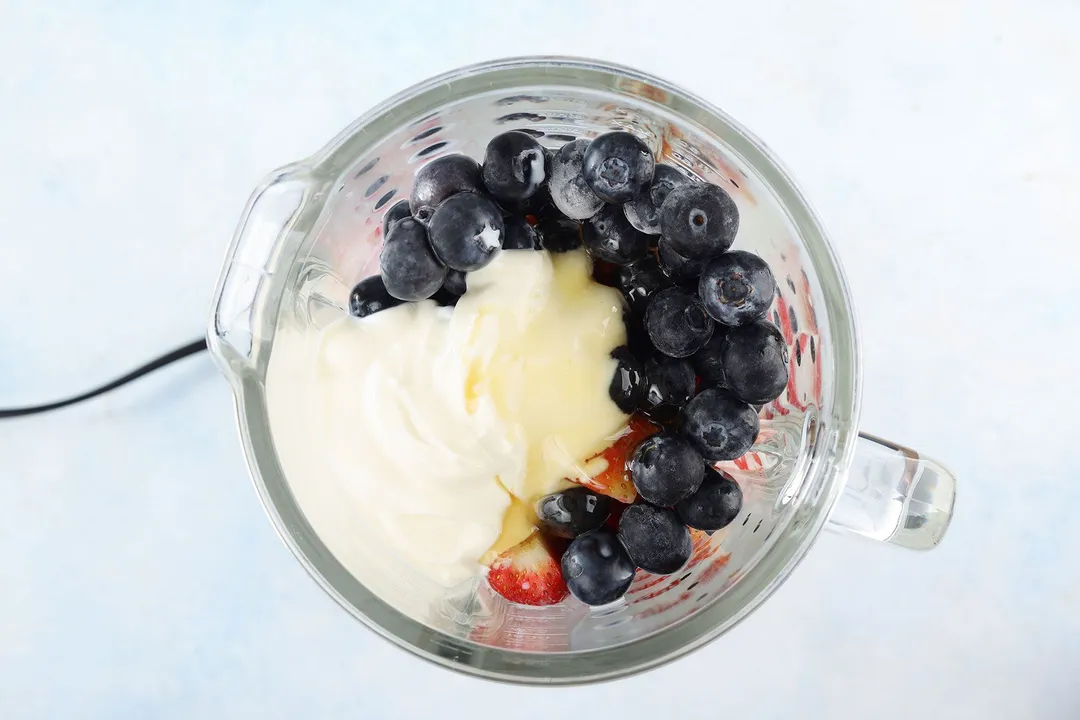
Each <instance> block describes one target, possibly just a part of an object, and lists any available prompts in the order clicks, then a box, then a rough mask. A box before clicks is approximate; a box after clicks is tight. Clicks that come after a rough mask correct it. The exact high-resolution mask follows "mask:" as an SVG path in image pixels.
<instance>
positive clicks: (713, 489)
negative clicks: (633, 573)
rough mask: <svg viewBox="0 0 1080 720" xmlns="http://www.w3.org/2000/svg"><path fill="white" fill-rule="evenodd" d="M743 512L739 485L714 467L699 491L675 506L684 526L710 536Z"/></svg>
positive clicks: (706, 473)
mask: <svg viewBox="0 0 1080 720" xmlns="http://www.w3.org/2000/svg"><path fill="white" fill-rule="evenodd" d="M740 510H742V490H741V489H739V485H738V483H736V482H735V480H734V479H732V477H731V476H730V475H728V474H727V473H726V472H721V471H719V470H715V469H713V468H711V467H706V468H705V479H704V480H703V481H702V482H701V487H699V488H698V489H697V492H695V493H694V494H693V495H691V496H690V497H688V498H686V499H685V500H682V501H680V502H678V503H676V505H675V512H677V513H679V517H680V518H682V521H683V522H684V523H686V524H687V525H689V526H690V527H692V528H694V529H695V530H704V531H705V532H707V533H713V532H716V531H717V530H720V529H722V528H725V527H727V526H728V525H730V524H731V521H732V520H734V519H735V518H736V517H737V516H738V514H739V511H740ZM631 555H633V553H631Z"/></svg>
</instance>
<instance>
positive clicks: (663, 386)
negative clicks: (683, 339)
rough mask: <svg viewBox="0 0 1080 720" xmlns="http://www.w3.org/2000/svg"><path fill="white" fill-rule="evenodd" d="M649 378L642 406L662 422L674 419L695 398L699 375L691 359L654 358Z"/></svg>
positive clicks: (649, 365) (647, 370)
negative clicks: (695, 371)
mask: <svg viewBox="0 0 1080 720" xmlns="http://www.w3.org/2000/svg"><path fill="white" fill-rule="evenodd" d="M645 377H646V378H648V380H647V382H646V383H645V392H644V398H643V400H642V402H641V408H642V410H644V411H645V414H647V415H649V416H656V418H657V419H659V420H661V421H664V422H667V421H669V420H672V419H673V418H674V416H675V415H677V414H678V411H679V410H681V409H682V408H683V406H684V405H686V403H688V402H690V398H692V397H694V393H695V391H696V385H697V375H696V374H695V373H694V368H693V367H691V365H690V363H689V361H687V360H676V359H674V358H669V357H666V356H661V357H660V358H655V359H652V360H650V361H649V362H647V363H646V364H645Z"/></svg>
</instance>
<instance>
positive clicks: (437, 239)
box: [428, 192, 503, 272]
mask: <svg viewBox="0 0 1080 720" xmlns="http://www.w3.org/2000/svg"><path fill="white" fill-rule="evenodd" d="M502 236H503V219H502V213H501V212H499V206H498V205H496V204H495V203H493V202H492V201H491V200H488V199H487V198H486V197H484V196H483V195H478V194H476V193H471V192H463V193H458V194H457V195H452V196H451V197H449V198H447V199H446V200H443V201H442V203H441V204H440V205H439V207H438V208H437V209H436V210H435V213H434V214H433V215H432V216H431V221H430V222H429V223H428V238H429V239H430V240H431V247H432V249H434V250H435V256H436V257H437V258H439V260H441V261H442V262H443V264H444V265H446V266H447V267H448V268H451V269H453V270H463V271H465V272H472V271H473V270H479V269H480V268H482V267H484V266H485V265H487V264H488V263H489V262H491V261H492V260H494V259H495V254H496V253H497V252H499V248H501V247H502Z"/></svg>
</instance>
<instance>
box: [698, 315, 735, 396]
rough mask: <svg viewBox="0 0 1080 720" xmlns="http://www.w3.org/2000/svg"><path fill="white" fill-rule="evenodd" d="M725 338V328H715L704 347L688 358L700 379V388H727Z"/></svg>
mask: <svg viewBox="0 0 1080 720" xmlns="http://www.w3.org/2000/svg"><path fill="white" fill-rule="evenodd" d="M726 338H727V328H726V327H725V326H724V325H719V326H717V328H716V329H715V330H714V331H713V336H712V337H711V338H709V342H707V343H705V347H703V348H701V349H700V350H698V351H697V352H696V353H694V354H693V356H692V357H691V358H690V363H691V364H692V365H693V366H694V370H696V371H697V374H698V376H699V377H700V378H701V386H702V387H704V388H715V387H718V388H726V387H727V379H726V378H725V377H724V340H725V339H726Z"/></svg>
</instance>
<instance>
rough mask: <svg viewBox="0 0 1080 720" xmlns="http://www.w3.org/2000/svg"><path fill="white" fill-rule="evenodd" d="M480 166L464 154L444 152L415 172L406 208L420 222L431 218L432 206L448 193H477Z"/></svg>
mask: <svg viewBox="0 0 1080 720" xmlns="http://www.w3.org/2000/svg"><path fill="white" fill-rule="evenodd" d="M483 187H484V186H483V183H482V182H481V180H480V165H479V163H477V162H476V161H475V160H473V159H472V158H471V157H469V156H468V155H460V154H456V155H444V156H443V157H441V158H437V159H435V160H432V161H431V162H429V163H428V164H427V165H425V166H424V167H422V168H420V169H419V170H417V171H416V177H415V178H413V188H412V193H411V194H410V195H409V207H410V208H411V209H412V214H413V217H414V218H416V219H417V220H420V221H421V222H427V221H428V220H430V219H431V216H432V214H433V213H434V212H435V208H437V207H438V206H439V204H440V203H441V202H442V201H443V200H446V199H447V198H448V197H450V196H451V195H456V194H458V193H460V192H481V191H482V190H483Z"/></svg>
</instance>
